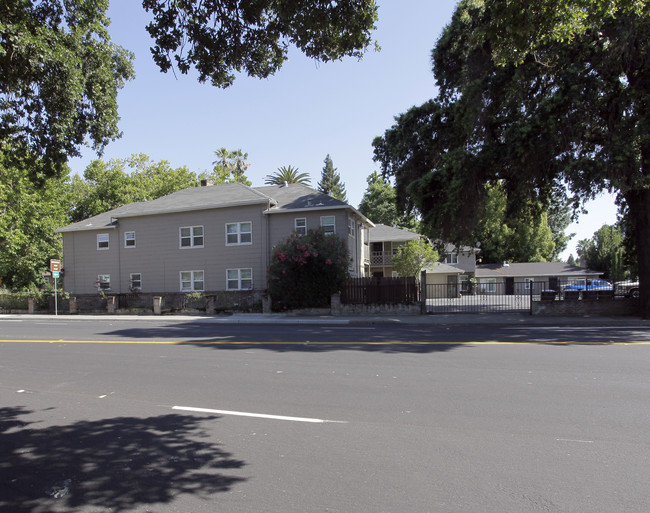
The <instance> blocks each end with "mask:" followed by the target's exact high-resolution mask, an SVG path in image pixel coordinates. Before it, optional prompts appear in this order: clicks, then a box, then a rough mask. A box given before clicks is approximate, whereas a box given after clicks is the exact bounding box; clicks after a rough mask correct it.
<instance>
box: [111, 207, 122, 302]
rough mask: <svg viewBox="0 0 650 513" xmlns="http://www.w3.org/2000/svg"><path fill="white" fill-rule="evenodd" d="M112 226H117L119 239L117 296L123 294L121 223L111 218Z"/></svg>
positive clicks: (116, 231) (116, 230)
mask: <svg viewBox="0 0 650 513" xmlns="http://www.w3.org/2000/svg"><path fill="white" fill-rule="evenodd" d="M111 224H113V225H115V233H116V237H117V291H115V292H117V294H121V293H122V244H120V241H121V239H122V238H121V237H120V223H119V221H118V220H117V219H115V218H114V217H111Z"/></svg>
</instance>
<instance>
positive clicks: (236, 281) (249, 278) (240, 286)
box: [226, 268, 253, 290]
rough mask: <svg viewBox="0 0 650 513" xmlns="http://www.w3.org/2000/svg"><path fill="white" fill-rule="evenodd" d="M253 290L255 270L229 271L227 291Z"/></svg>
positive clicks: (227, 271)
mask: <svg viewBox="0 0 650 513" xmlns="http://www.w3.org/2000/svg"><path fill="white" fill-rule="evenodd" d="M252 288H253V270H252V269H250V268H247V269H227V270H226V289H227V290H250V289H252Z"/></svg>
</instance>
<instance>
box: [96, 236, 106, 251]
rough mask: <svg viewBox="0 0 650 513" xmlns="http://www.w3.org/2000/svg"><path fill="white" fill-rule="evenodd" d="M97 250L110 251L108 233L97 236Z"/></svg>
mask: <svg viewBox="0 0 650 513" xmlns="http://www.w3.org/2000/svg"><path fill="white" fill-rule="evenodd" d="M97 249H108V233H98V234H97Z"/></svg>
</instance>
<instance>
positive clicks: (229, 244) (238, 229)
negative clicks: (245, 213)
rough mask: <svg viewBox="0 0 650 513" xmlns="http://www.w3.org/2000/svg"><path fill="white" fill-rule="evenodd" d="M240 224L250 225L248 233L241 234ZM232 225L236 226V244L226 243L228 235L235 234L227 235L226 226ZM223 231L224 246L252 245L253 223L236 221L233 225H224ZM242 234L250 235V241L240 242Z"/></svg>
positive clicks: (230, 224)
mask: <svg viewBox="0 0 650 513" xmlns="http://www.w3.org/2000/svg"><path fill="white" fill-rule="evenodd" d="M242 224H250V225H251V231H250V232H242V231H241V225H242ZM232 225H237V232H236V235H237V242H228V235H235V233H230V234H229V233H228V226H232ZM225 231H226V246H250V245H252V244H253V221H236V222H233V223H226V225H225ZM243 233H247V234H248V233H250V236H251V241H250V242H242V241H241V236H242V234H243Z"/></svg>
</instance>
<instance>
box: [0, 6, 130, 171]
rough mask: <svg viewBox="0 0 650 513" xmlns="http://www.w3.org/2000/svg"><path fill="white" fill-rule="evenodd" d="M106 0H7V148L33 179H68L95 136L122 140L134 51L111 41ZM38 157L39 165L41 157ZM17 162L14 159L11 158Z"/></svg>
mask: <svg viewBox="0 0 650 513" xmlns="http://www.w3.org/2000/svg"><path fill="white" fill-rule="evenodd" d="M107 7H108V1H106V0H92V1H90V2H89V1H82V0H65V1H64V0H41V1H28V0H7V1H5V2H3V3H2V6H1V7H0V151H2V152H3V153H5V154H6V155H7V157H8V156H14V158H16V165H17V166H24V165H25V164H26V163H27V162H28V160H26V159H30V158H31V159H32V162H33V164H32V165H31V166H29V170H30V176H31V178H32V179H33V180H36V181H40V180H42V178H43V177H49V176H55V175H58V176H60V175H61V174H63V173H64V164H65V163H66V162H67V159H68V158H69V157H75V156H79V154H80V148H81V147H82V146H83V145H84V144H85V143H86V141H87V140H89V141H90V143H91V145H92V147H93V149H95V150H97V151H98V152H101V150H102V149H103V148H104V147H105V146H106V144H107V143H108V142H109V141H111V140H112V139H115V138H117V137H119V135H120V131H119V129H118V126H117V123H118V120H119V116H118V113H117V93H118V90H119V89H120V88H122V87H123V85H124V83H125V81H127V80H130V79H131V78H133V76H134V74H133V67H132V63H131V61H132V59H133V55H132V54H131V53H130V52H128V51H127V50H125V49H124V48H121V47H120V46H118V45H115V44H113V43H112V42H111V38H110V36H109V34H108V30H107V26H108V24H109V20H108V18H107V17H106V9H107ZM37 161H38V162H37ZM7 164H10V162H7Z"/></svg>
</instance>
